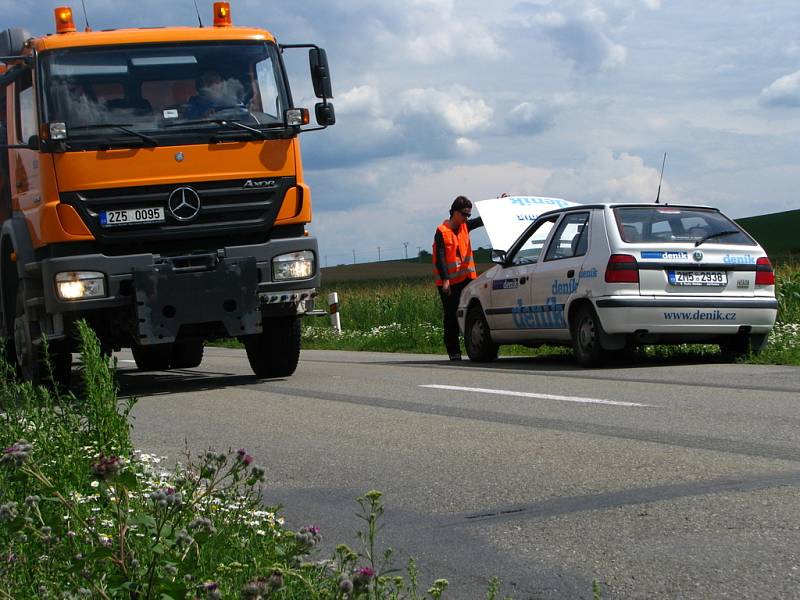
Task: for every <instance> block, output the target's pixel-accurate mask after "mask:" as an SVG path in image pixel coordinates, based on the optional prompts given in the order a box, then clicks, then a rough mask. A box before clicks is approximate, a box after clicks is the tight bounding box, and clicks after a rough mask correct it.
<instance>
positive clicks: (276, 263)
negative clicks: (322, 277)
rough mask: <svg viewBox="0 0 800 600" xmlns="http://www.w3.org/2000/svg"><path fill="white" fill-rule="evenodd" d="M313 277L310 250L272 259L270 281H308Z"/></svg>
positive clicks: (312, 262) (311, 253) (312, 261)
mask: <svg viewBox="0 0 800 600" xmlns="http://www.w3.org/2000/svg"><path fill="white" fill-rule="evenodd" d="M312 275H314V253H313V252H312V251H311V250H303V251H301V252H291V253H289V254H281V255H280V256H276V257H275V258H273V259H272V281H286V280H287V279H308V278H309V277H311V276H312Z"/></svg>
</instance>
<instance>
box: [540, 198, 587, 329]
mask: <svg viewBox="0 0 800 600" xmlns="http://www.w3.org/2000/svg"><path fill="white" fill-rule="evenodd" d="M589 215H590V213H589V211H580V212H567V213H565V214H564V215H563V217H562V218H561V220H560V221H559V223H558V225H557V226H556V230H555V233H554V234H553V236H552V238H551V240H550V244H549V245H548V247H547V251H546V252H545V254H544V260H542V261H540V263H539V265H538V266H537V268H536V272H535V274H534V280H533V289H532V303H533V305H534V307H535V310H537V311H539V312H541V313H542V318H541V319H540V321H539V323H538V327H537V329H543V330H550V331H549V333H550V335H548V336H547V337H552V338H554V339H568V338H569V329H568V324H567V319H566V315H565V314H564V307H565V306H567V305H568V304H569V301H570V299H571V298H572V297H574V296H575V295H576V294H577V293H578V290H579V288H580V286H581V283H580V273H581V267H582V265H583V262H584V258H585V256H586V253H587V251H588V248H589V239H590V237H589V234H590V231H589Z"/></svg>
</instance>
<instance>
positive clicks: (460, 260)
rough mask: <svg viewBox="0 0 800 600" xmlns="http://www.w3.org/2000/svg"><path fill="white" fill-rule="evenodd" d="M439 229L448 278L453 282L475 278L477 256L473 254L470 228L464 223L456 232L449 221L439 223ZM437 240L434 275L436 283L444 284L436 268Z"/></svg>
mask: <svg viewBox="0 0 800 600" xmlns="http://www.w3.org/2000/svg"><path fill="white" fill-rule="evenodd" d="M437 230H438V231H440V232H441V233H442V239H443V240H444V261H445V265H446V266H447V279H448V280H449V281H450V283H451V284H455V283H461V282H462V281H464V280H465V279H475V278H476V277H477V276H478V274H477V272H476V270H475V258H474V257H473V256H472V244H471V243H470V241H469V229H467V224H466V223H462V224H461V227H460V228H459V229H458V233H457V234H456V233H454V232H453V230H452V229H451V228H450V225H449V224H448V222H447V221H445V222H444V223H442V224H441V225H439V227H437ZM436 250H437V249H436V242H435V241H434V243H433V252H432V254H433V276H434V277H435V278H436V285H437V286H441V285H442V279H441V275H440V273H439V270H438V269H437V268H436Z"/></svg>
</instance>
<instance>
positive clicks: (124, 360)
mask: <svg viewBox="0 0 800 600" xmlns="http://www.w3.org/2000/svg"><path fill="white" fill-rule="evenodd" d="M118 362H129V363H134V364H136V361H135V360H130V359H129V358H123V359H121V360H119V361H118Z"/></svg>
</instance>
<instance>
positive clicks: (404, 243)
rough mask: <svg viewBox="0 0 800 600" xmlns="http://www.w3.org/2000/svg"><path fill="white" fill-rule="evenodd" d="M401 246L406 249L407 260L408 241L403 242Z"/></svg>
mask: <svg viewBox="0 0 800 600" xmlns="http://www.w3.org/2000/svg"><path fill="white" fill-rule="evenodd" d="M403 247H404V248H405V251H406V260H408V242H403Z"/></svg>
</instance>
